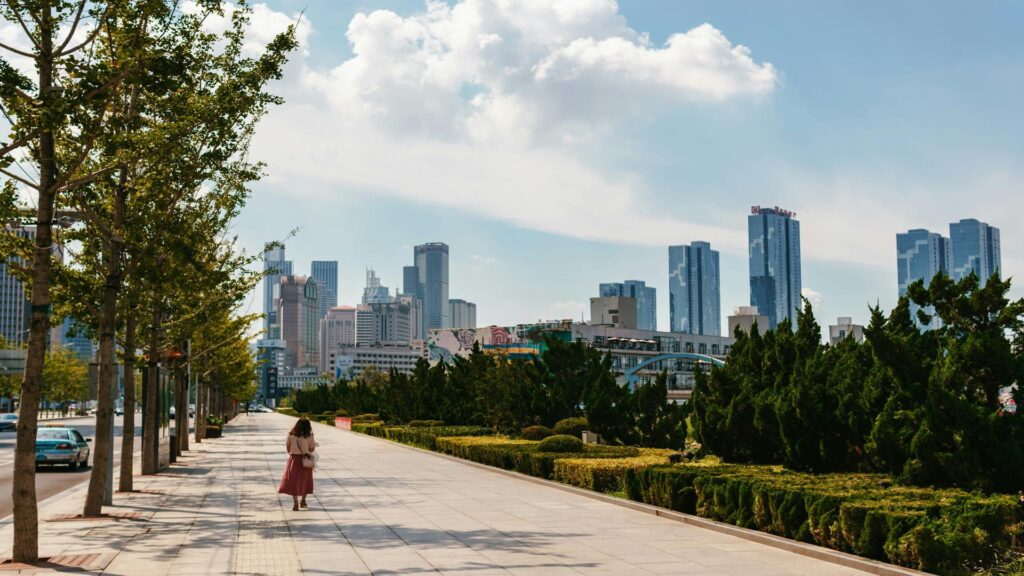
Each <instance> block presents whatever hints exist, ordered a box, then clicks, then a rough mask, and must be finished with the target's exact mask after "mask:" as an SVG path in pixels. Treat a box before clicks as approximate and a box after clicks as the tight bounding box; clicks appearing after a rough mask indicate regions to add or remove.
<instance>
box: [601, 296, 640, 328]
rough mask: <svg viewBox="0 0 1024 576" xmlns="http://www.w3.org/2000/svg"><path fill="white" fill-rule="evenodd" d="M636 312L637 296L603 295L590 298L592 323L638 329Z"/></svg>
mask: <svg viewBox="0 0 1024 576" xmlns="http://www.w3.org/2000/svg"><path fill="white" fill-rule="evenodd" d="M636 313H637V308H636V298H630V297H628V296H601V297H599V298H591V299H590V323H591V324H595V325H600V326H614V327H616V328H626V329H631V330H636V329H637V317H636Z"/></svg>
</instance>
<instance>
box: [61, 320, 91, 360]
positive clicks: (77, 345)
mask: <svg viewBox="0 0 1024 576" xmlns="http://www.w3.org/2000/svg"><path fill="white" fill-rule="evenodd" d="M72 332H73V333H74V335H72ZM60 345H61V346H62V347H64V348H66V349H68V350H70V351H71V353H72V354H74V355H75V357H76V358H78V359H79V360H81V361H82V362H86V363H88V362H95V361H96V350H97V348H98V346H97V343H96V342H93V340H92V339H91V338H89V336H88V335H87V334H85V332H84V330H82V326H80V325H77V322H75V321H74V320H73V319H71V318H70V317H68V318H65V319H64V321H63V322H62V323H61V325H60Z"/></svg>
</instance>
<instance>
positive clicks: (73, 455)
mask: <svg viewBox="0 0 1024 576" xmlns="http://www.w3.org/2000/svg"><path fill="white" fill-rule="evenodd" d="M89 442H92V438H84V437H83V436H82V435H81V433H79V432H78V430H75V429H74V428H65V427H58V426H53V427H49V426H48V427H43V428H39V429H38V430H37V431H36V466H42V465H44V464H45V465H51V464H67V465H68V468H70V469H72V470H78V469H79V468H80V467H84V466H88V465H89V444H88V443H89Z"/></svg>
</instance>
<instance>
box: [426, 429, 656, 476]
mask: <svg viewBox="0 0 1024 576" xmlns="http://www.w3.org/2000/svg"><path fill="white" fill-rule="evenodd" d="M437 451H438V452H442V453H444V454H449V455H451V456H457V457H459V458H463V459H466V460H472V461H473V462H479V463H480V464H487V465H488V466H494V467H497V468H503V469H505V470H513V471H515V472H519V473H521V474H528V475H530V476H537V477H538V478H547V479H551V478H553V477H554V472H555V463H556V462H557V461H558V460H559V459H563V458H566V454H565V453H561V452H542V451H541V450H540V443H539V442H533V441H530V440H512V439H509V438H495V437H493V436H479V437H471V438H466V437H450V438H438V439H437ZM637 454H639V450H638V449H637V448H627V447H619V446H594V445H588V446H586V447H585V448H584V451H583V452H581V453H573V454H572V455H571V456H570V458H574V459H582V458H626V457H630V456H636V455H637Z"/></svg>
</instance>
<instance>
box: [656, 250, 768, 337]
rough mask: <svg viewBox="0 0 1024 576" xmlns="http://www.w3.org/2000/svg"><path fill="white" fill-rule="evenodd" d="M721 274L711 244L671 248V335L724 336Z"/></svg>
mask: <svg viewBox="0 0 1024 576" xmlns="http://www.w3.org/2000/svg"><path fill="white" fill-rule="evenodd" d="M718 270H719V268H718V251H717V250H712V249H711V244H709V243H707V242H693V243H691V244H689V245H687V244H682V245H679V246H669V247H668V317H669V330H670V331H671V332H683V333H686V334H703V335H706V336H720V335H721V332H722V313H721V298H720V295H721V279H720V276H719V272H718ZM764 328H767V326H766V327H764Z"/></svg>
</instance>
